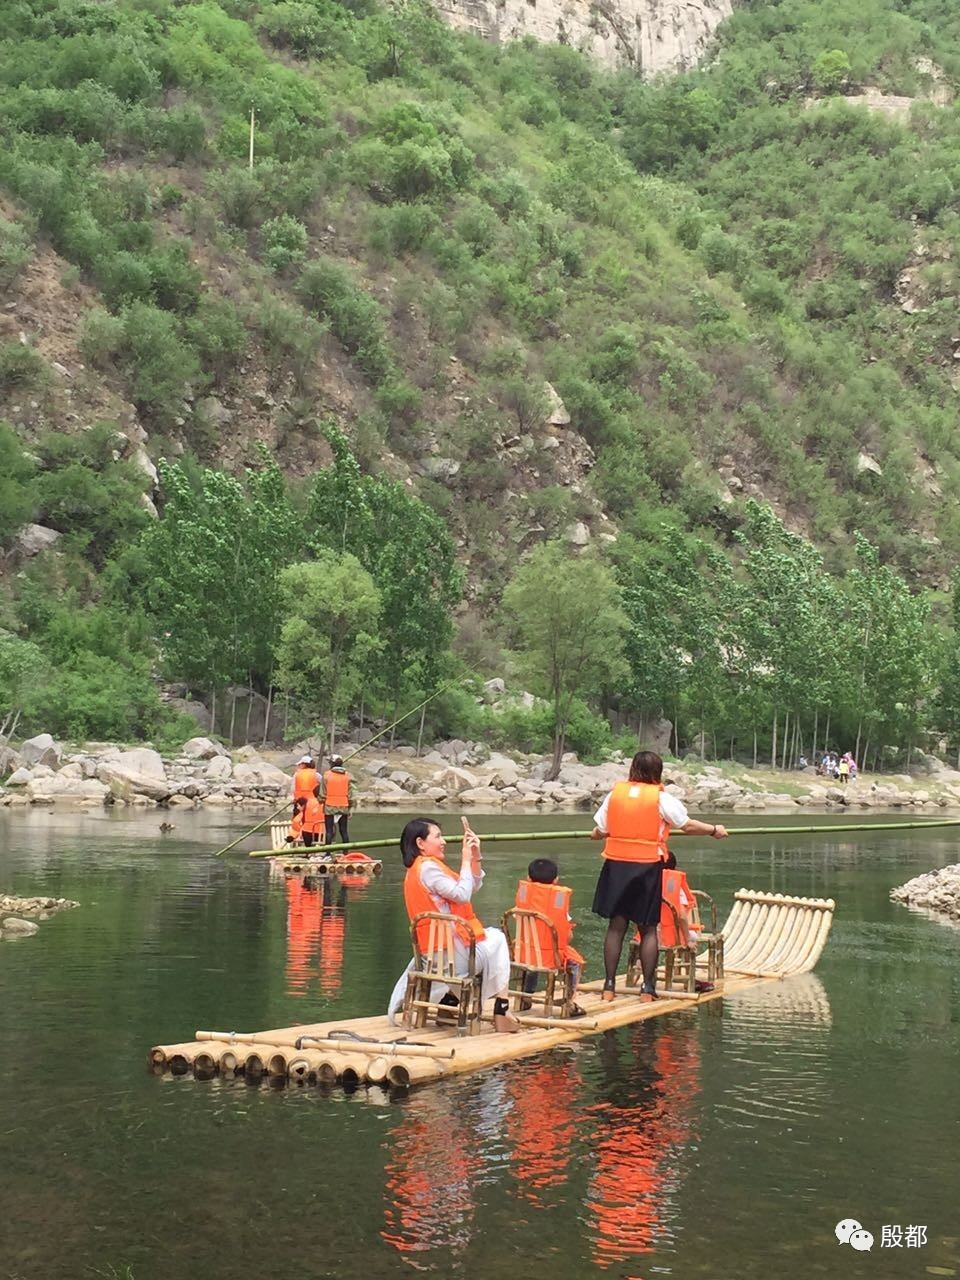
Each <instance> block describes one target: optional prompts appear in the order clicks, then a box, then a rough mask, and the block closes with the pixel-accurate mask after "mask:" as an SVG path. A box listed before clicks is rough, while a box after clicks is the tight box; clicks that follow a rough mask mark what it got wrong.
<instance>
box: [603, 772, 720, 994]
mask: <svg viewBox="0 0 960 1280" xmlns="http://www.w3.org/2000/svg"><path fill="white" fill-rule="evenodd" d="M662 777H663V760H662V759H661V758H660V756H658V755H657V754H656V752H654V751H638V752H637V754H636V755H635V756H634V757H633V760H632V761H631V764H630V779H629V781H628V782H618V783H616V784H615V785H614V788H613V790H612V791H611V792H610V794H609V795H608V796H607V798H606V800H604V802H603V804H602V805H601V806H600V808H599V809H598V810H597V812H596V813H595V814H594V818H593V820H594V823H595V824H596V825H595V826H594V828H593V831H592V832H591V839H593V840H605V841H606V843H605V844H604V846H603V859H604V862H603V870H602V871H601V872H600V879H599V880H598V881H597V889H596V893H595V894H594V895H593V910H594V913H595V914H596V915H598V916H603V917H604V918H605V919H606V920H609V922H610V923H609V925H608V926H607V935H606V937H605V938H604V941H603V966H604V983H603V997H602V998H603V999H604V1000H612V999H613V997H614V992H615V991H616V983H617V967H618V966H619V964H620V953H621V952H622V950H623V938H624V934H625V933H626V931H627V926H628V925H629V923H630V921H631V920H632V921H633V923H634V924H635V925H636V926H637V928H638V929H639V930H640V967H641V969H642V970H643V989H642V992H641V996H640V999H641V1000H656V998H657V991H656V977H657V956H658V954H659V950H660V948H659V943H658V940H657V925H658V924H659V923H660V904H661V877H662V873H663V867H664V863H665V862H666V858H667V837H668V835H669V834H670V829H671V828H674V829H676V830H678V831H682V832H684V833H685V834H687V835H704V836H713V837H714V838H715V839H717V840H722V839H723V838H724V836H725V835H726V834H727V829H726V827H721V826H718V825H716V824H715V823H710V822H698V821H697V819H696V818H691V817H689V815H688V814H687V811H686V808H685V807H684V806H683V804H682V803H681V802H680V801H679V800H678V799H677V798H676V796H671V795H669V794H668V793H667V792H666V791H664V789H663V783H662V782H661V778H662Z"/></svg>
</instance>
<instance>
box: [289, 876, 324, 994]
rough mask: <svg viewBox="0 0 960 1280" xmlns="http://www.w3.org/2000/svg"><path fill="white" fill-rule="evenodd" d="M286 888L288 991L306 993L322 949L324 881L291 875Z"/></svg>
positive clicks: (290, 992)
mask: <svg viewBox="0 0 960 1280" xmlns="http://www.w3.org/2000/svg"><path fill="white" fill-rule="evenodd" d="M285 884H286V890H287V991H288V993H289V994H290V995H293V996H302V995H306V993H307V988H308V986H309V984H310V978H311V976H312V974H313V972H314V967H315V963H316V959H317V956H318V953H319V951H320V927H321V912H322V908H323V891H324V887H325V886H324V885H322V884H320V885H318V884H317V883H316V882H314V881H309V882H307V881H304V880H301V878H300V877H299V876H288V877H287V879H286V881H285Z"/></svg>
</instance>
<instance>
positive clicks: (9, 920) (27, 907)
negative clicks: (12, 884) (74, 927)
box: [0, 893, 80, 941]
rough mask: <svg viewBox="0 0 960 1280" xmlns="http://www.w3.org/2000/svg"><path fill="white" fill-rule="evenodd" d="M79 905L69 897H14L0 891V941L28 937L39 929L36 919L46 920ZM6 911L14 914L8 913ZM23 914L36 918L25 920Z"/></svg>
mask: <svg viewBox="0 0 960 1280" xmlns="http://www.w3.org/2000/svg"><path fill="white" fill-rule="evenodd" d="M79 905H80V903H79V902H71V901H70V899H69V898H15V897H13V896H12V895H11V894H7V893H0V941H6V940H8V939H10V938H28V937H30V935H31V934H34V933H36V932H37V931H38V930H39V928H40V926H39V925H38V924H37V920H48V919H49V918H50V916H52V915H55V914H56V913H57V912H58V911H66V910H69V908H70V907H79ZM8 912H14V913H15V914H13V915H8V914H7V913H8ZM24 916H35V917H36V920H25V919H24Z"/></svg>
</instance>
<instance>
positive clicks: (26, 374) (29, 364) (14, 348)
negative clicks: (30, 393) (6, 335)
mask: <svg viewBox="0 0 960 1280" xmlns="http://www.w3.org/2000/svg"><path fill="white" fill-rule="evenodd" d="M46 380H47V366H46V364H45V362H44V359H43V357H42V356H41V355H40V354H39V352H36V351H34V349H33V347H28V346H26V345H25V344H24V343H22V342H7V343H4V344H3V346H0V394H7V393H8V392H10V391H19V390H23V389H26V388H30V387H39V386H41V385H42V384H43V383H45V382H46Z"/></svg>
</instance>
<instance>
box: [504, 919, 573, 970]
mask: <svg viewBox="0 0 960 1280" xmlns="http://www.w3.org/2000/svg"><path fill="white" fill-rule="evenodd" d="M511 921H512V923H513V932H512V934H511V929H510V925H511ZM503 928H504V932H505V933H506V934H507V937H508V938H509V939H510V958H511V960H513V962H514V963H515V964H523V965H526V966H527V967H528V968H530V969H558V968H559V967H560V942H559V939H558V937H557V929H556V926H555V925H554V923H553V921H552V920H550V919H549V918H548V917H547V916H545V915H543V913H542V912H540V911H527V910H526V909H525V908H523V907H511V909H510V910H509V911H505V912H504V915H503Z"/></svg>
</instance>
